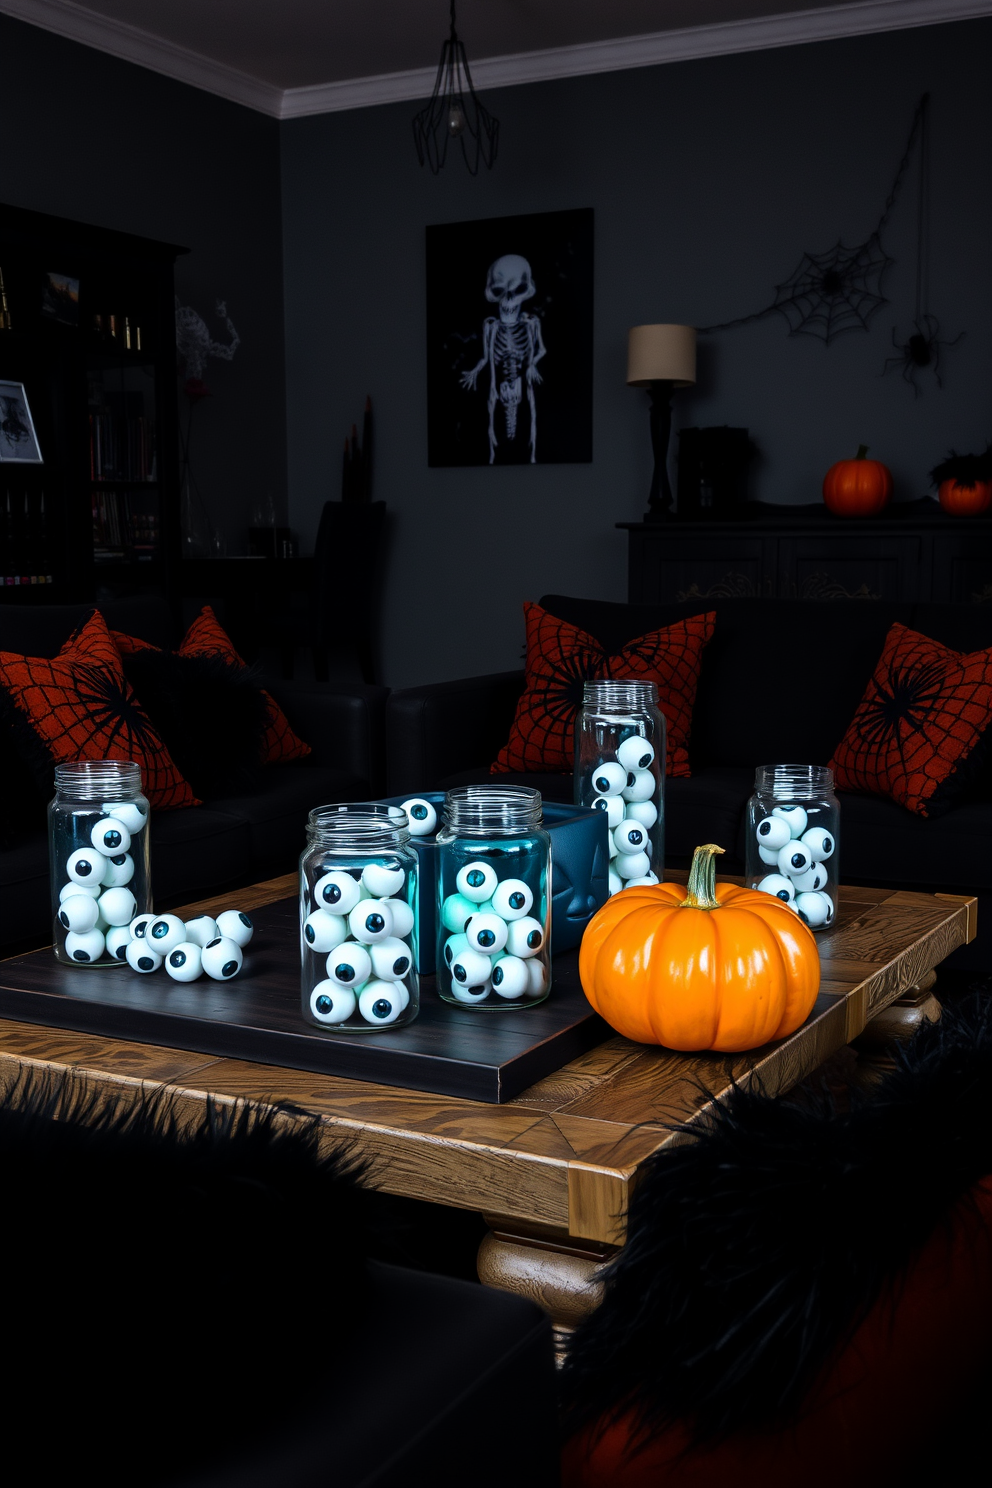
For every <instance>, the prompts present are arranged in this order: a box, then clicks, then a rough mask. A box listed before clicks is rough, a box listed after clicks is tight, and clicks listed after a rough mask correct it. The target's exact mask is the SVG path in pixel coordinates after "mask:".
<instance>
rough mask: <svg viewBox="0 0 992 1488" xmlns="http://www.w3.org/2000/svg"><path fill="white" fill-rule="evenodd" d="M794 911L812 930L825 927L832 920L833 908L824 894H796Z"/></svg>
mask: <svg viewBox="0 0 992 1488" xmlns="http://www.w3.org/2000/svg"><path fill="white" fill-rule="evenodd" d="M796 909H797V910H798V911H799V917H800V919H802V920H805V921H806V923H807V925H810V926H811V927H812V928H813V929H814V930H817V929H819V927H820V926H821V925H826V924H827V922H828V921H829V920H830V919H832V918H833V912H834V907H833V904H832V903H831V902H830V898H829V896H828V895H826V894H797V896H796Z"/></svg>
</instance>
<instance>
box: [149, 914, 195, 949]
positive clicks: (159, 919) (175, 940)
mask: <svg viewBox="0 0 992 1488" xmlns="http://www.w3.org/2000/svg"><path fill="white" fill-rule="evenodd" d="M145 939H146V940H147V942H148V944H149V945H150V946H151V948H152V950H153V951H156V952H157V953H158V955H160V956H167V955H168V954H169V952H170V951H173V950H175V948H176V946H177V945H181V944H182V942H183V941H184V940H185V939H186V926H185V925H184V924H183V922H182V920H181V919H180V918H179V916H178V915H174V914H164V915H155V916H154V917H153V919H152V921H151V924H150V925H149V926H148V928H147V929H146V931H145Z"/></svg>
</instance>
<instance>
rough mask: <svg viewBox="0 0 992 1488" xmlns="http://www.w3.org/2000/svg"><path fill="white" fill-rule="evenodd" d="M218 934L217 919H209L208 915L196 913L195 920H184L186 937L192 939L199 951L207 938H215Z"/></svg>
mask: <svg viewBox="0 0 992 1488" xmlns="http://www.w3.org/2000/svg"><path fill="white" fill-rule="evenodd" d="M219 934H220V931H219V930H218V928H217V921H216V920H214V919H211V917H210V915H197V917H196V919H195V920H187V921H186V939H187V940H189V941H192V943H193V945H198V946H199V947H200V950H201V951H202V950H203V947H204V946H205V945H206V944H207V942H208V941H209V940H216V939H217V937H218V935H219Z"/></svg>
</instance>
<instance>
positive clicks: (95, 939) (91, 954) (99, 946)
mask: <svg viewBox="0 0 992 1488" xmlns="http://www.w3.org/2000/svg"><path fill="white" fill-rule="evenodd" d="M106 944H107V943H106V940H105V939H104V934H103V931H102V930H97V929H96V927H94V928H93V929H92V930H87V931H85V932H84V933H83V934H78V935H77V934H76V933H75V932H74V931H72V930H70V931H69V934H68V935H67V936H66V938H65V953H66V955H67V956H71V958H72V959H73V961H99V959H100V957H101V956H102V955H103V952H104V950H105V948H106Z"/></svg>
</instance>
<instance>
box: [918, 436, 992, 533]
mask: <svg viewBox="0 0 992 1488" xmlns="http://www.w3.org/2000/svg"><path fill="white" fill-rule="evenodd" d="M930 479H931V480H932V481H933V484H934V485H935V486H936V487H937V499H938V500H939V502H940V504H941V506H942V507H943V509H944V511H946V512H949V513H950V514H951V516H952V517H980V516H981V515H982V513H983V512H987V511H988V509H989V507H990V506H992V447H990V448H989V449H986V451H985V453H984V454H981V455H958V454H955V452H954V450H951V453H950V454H949V455H948V457H947V459H946V460H943V461H941V463H940V464H939V465H936V466H934V468H933V470H931V472H930Z"/></svg>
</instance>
